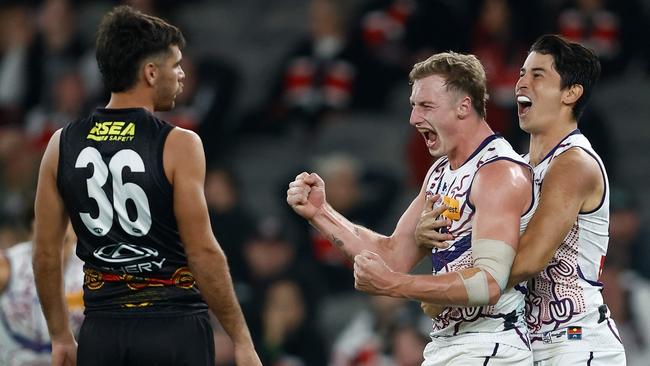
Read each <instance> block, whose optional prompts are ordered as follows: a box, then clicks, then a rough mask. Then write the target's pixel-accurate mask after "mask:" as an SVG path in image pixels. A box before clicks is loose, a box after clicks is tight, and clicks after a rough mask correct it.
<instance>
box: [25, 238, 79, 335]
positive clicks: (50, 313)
mask: <svg viewBox="0 0 650 366" xmlns="http://www.w3.org/2000/svg"><path fill="white" fill-rule="evenodd" d="M43 246H44V245H43V244H36V245H35V246H34V255H33V268H34V280H35V282H36V290H37V292H38V297H39V301H40V303H41V308H42V309H43V314H44V315H45V320H46V321H47V327H48V330H49V332H50V338H51V339H52V341H59V340H65V339H66V338H68V337H73V336H72V330H71V329H70V326H69V323H68V308H67V305H66V303H65V295H64V287H63V267H62V253H61V252H60V251H51V250H50V251H48V250H45V249H43Z"/></svg>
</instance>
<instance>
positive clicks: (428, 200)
mask: <svg viewBox="0 0 650 366" xmlns="http://www.w3.org/2000/svg"><path fill="white" fill-rule="evenodd" d="M439 198H440V195H439V194H429V193H427V195H426V196H425V197H424V208H423V209H422V214H425V213H427V212H429V211H432V210H433V205H435V203H436V202H437V201H438V199H439Z"/></svg>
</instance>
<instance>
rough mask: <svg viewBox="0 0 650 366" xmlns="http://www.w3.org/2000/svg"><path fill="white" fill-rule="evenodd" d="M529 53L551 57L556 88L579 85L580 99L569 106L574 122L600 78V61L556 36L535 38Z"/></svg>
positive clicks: (590, 52) (578, 46) (576, 45)
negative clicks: (571, 107)
mask: <svg viewBox="0 0 650 366" xmlns="http://www.w3.org/2000/svg"><path fill="white" fill-rule="evenodd" d="M529 52H537V53H541V54H542V55H551V56H552V57H553V68H555V70H556V71H557V73H558V74H560V89H565V88H568V87H570V86H572V85H582V90H583V93H582V96H581V97H580V99H578V101H577V102H576V104H575V105H574V106H573V110H572V114H573V118H575V120H576V121H577V120H578V119H579V118H580V116H581V115H582V112H584V110H585V107H586V106H587V102H588V101H589V97H591V92H592V90H593V87H594V85H595V84H596V81H598V78H599V77H600V61H599V60H598V57H597V56H596V54H595V53H594V52H593V51H592V50H590V49H588V48H585V47H584V46H582V45H580V44H578V43H573V42H567V41H565V40H564V39H562V38H561V37H560V36H557V35H554V34H546V35H543V36H541V37H539V38H538V39H537V41H535V43H533V45H532V46H531V47H530V51H529Z"/></svg>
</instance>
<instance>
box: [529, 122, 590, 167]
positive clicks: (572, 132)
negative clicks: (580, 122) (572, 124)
mask: <svg viewBox="0 0 650 366" xmlns="http://www.w3.org/2000/svg"><path fill="white" fill-rule="evenodd" d="M572 135H582V132H580V130H579V129H577V128H576V129H575V130H573V131H571V132H570V133H569V134H568V135H566V136H564V138H563V139H562V140H560V142H559V143H558V144H557V145H555V147H554V148H552V149H551V151H549V152H548V154H546V156H545V157H544V159H542V160H540V162H539V163H538V164H537V165H539V164H541V163H542V162H543V161H544V160H546V159H548V158H549V157H551V156H552V155H553V154H554V153H555V150H557V149H558V148H559V147H560V145H562V143H563V142H564V140H566V139H568V138H569V136H572Z"/></svg>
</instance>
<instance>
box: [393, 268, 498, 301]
mask: <svg viewBox="0 0 650 366" xmlns="http://www.w3.org/2000/svg"><path fill="white" fill-rule="evenodd" d="M478 271H480V270H479V269H477V268H470V269H466V270H462V271H460V272H451V273H445V274H441V275H434V276H431V275H409V274H397V275H398V276H399V278H398V280H397V281H396V283H397V286H395V288H394V290H393V291H392V292H391V293H390V296H393V297H403V298H408V299H411V300H417V301H421V302H425V303H429V304H436V305H444V306H480V305H488V304H495V303H496V302H497V301H498V299H499V297H500V290H499V288H498V284H496V282H495V281H494V280H489V281H487V282H486V283H485V286H486V288H485V290H486V291H487V292H488V294H489V301H487V302H485V303H481V304H471V305H470V304H469V296H468V290H467V287H466V284H465V282H464V281H463V278H465V279H468V278H470V277H471V276H474V275H476V273H477V272H478ZM487 276H489V275H487ZM488 278H489V277H488Z"/></svg>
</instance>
